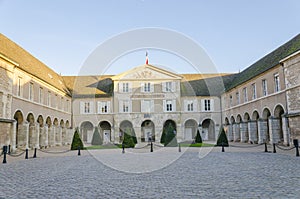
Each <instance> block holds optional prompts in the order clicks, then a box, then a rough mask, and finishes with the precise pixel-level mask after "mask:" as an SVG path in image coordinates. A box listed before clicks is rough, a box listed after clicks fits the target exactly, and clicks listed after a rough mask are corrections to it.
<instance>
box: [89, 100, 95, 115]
mask: <svg viewBox="0 0 300 199" xmlns="http://www.w3.org/2000/svg"><path fill="white" fill-rule="evenodd" d="M94 112H95V111H94V103H93V102H90V113H92V114H93V113H94Z"/></svg>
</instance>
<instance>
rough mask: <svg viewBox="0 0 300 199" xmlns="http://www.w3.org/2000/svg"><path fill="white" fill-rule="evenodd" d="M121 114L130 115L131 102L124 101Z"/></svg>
mask: <svg viewBox="0 0 300 199" xmlns="http://www.w3.org/2000/svg"><path fill="white" fill-rule="evenodd" d="M121 112H122V113H129V101H122V106H121Z"/></svg>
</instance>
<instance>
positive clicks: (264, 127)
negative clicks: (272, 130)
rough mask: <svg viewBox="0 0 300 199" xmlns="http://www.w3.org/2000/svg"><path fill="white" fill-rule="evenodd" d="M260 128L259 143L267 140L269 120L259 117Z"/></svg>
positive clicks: (258, 125) (258, 124)
mask: <svg viewBox="0 0 300 199" xmlns="http://www.w3.org/2000/svg"><path fill="white" fill-rule="evenodd" d="M257 128H258V144H262V143H264V142H265V141H267V131H268V120H263V119H259V120H258V122H257Z"/></svg>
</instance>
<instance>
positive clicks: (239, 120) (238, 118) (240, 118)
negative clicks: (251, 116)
mask: <svg viewBox="0 0 300 199" xmlns="http://www.w3.org/2000/svg"><path fill="white" fill-rule="evenodd" d="M236 122H237V123H241V122H243V120H242V116H241V115H240V114H238V115H237V116H236Z"/></svg>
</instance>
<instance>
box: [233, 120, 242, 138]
mask: <svg viewBox="0 0 300 199" xmlns="http://www.w3.org/2000/svg"><path fill="white" fill-rule="evenodd" d="M232 129H233V141H235V142H238V141H240V139H241V137H240V124H233V128H232Z"/></svg>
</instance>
